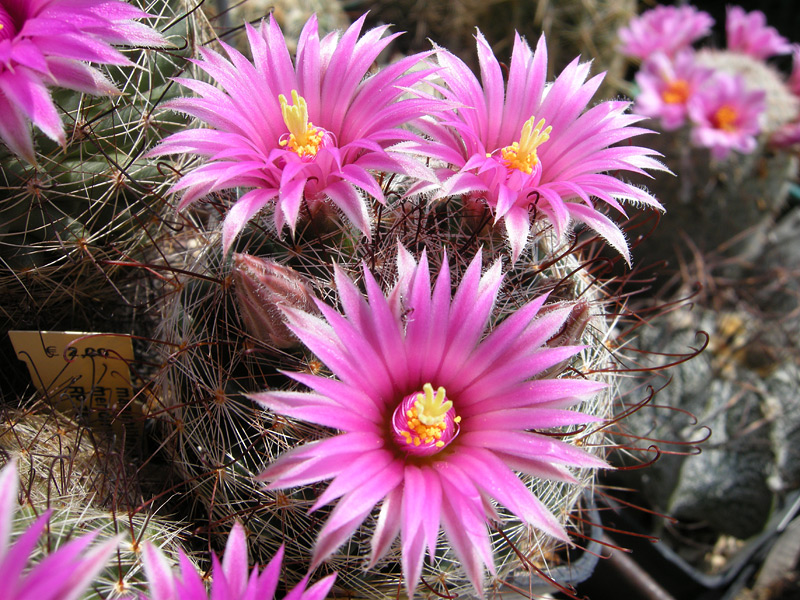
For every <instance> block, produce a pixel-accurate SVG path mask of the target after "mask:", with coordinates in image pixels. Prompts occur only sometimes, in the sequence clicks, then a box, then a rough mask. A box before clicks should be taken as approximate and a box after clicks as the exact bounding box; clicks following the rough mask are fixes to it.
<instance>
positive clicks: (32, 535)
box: [0, 461, 119, 600]
mask: <svg viewBox="0 0 800 600" xmlns="http://www.w3.org/2000/svg"><path fill="white" fill-rule="evenodd" d="M18 492H19V480H18V479H17V468H16V463H14V462H13V461H12V462H10V463H9V464H7V465H6V466H5V467H4V468H3V469H2V470H0V582H2V583H0V589H2V592H0V596H2V598H3V600H32V599H35V600H78V598H81V597H83V593H84V592H85V591H86V590H88V588H89V586H90V585H91V584H92V583H93V582H94V579H95V577H97V575H98V574H99V573H100V571H102V570H103V568H104V567H105V566H106V563H107V562H108V559H109V558H111V555H112V554H113V553H114V550H116V547H117V544H118V543H119V538H112V539H110V540H107V541H105V542H103V543H101V544H95V545H94V546H92V542H93V541H94V540H95V539H96V537H97V533H90V534H88V535H84V536H81V537H78V538H76V539H74V540H72V541H71V542H68V543H67V544H65V545H63V546H61V547H60V548H59V549H58V550H56V551H55V552H52V553H50V554H49V555H48V556H47V557H45V558H44V559H43V560H41V561H39V562H38V563H36V564H30V563H31V560H30V556H31V553H32V552H33V550H34V547H35V546H36V542H37V541H38V540H39V538H40V537H41V534H42V532H43V531H44V529H45V527H46V526H47V522H48V520H49V518H50V511H47V512H46V513H44V514H43V515H42V516H40V517H39V518H38V519H37V520H36V521H35V522H34V523H33V524H32V525H31V526H30V527H29V528H28V529H27V531H25V533H23V534H22V535H21V536H19V538H17V540H16V542H15V543H14V544H13V545H11V532H12V524H13V517H14V511H15V508H16V505H17V494H18ZM90 546H92V547H91V548H90Z"/></svg>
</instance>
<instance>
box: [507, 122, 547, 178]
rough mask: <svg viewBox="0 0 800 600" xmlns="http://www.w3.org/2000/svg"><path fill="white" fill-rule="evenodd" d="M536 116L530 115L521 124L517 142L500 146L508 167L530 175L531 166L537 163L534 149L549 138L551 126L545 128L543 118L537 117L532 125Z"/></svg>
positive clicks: (537, 159)
mask: <svg viewBox="0 0 800 600" xmlns="http://www.w3.org/2000/svg"><path fill="white" fill-rule="evenodd" d="M535 121H536V117H531V118H530V119H528V120H527V121H525V124H524V125H523V126H522V134H521V135H520V137H519V141H518V142H514V143H513V144H511V145H510V146H506V147H505V148H502V149H501V150H500V152H501V153H502V155H503V162H504V163H505V165H506V166H507V167H508V168H509V169H519V170H520V171H522V172H523V173H527V174H528V175H530V174H531V173H533V167H535V166H536V165H537V164H539V157H538V156H537V155H536V149H537V148H538V147H539V146H541V145H542V144H544V143H545V142H546V141H547V140H549V139H550V132H551V131H553V128H552V127H550V126H549V125H548V126H547V128H546V129H545V127H544V119H539V122H538V123H536V126H535V127H534V122H535Z"/></svg>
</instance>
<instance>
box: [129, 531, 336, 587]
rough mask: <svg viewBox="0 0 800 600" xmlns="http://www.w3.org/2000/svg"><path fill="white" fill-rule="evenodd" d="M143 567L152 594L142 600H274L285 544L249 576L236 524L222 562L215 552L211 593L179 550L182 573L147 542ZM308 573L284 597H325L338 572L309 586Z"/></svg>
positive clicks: (242, 538)
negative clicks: (173, 567)
mask: <svg viewBox="0 0 800 600" xmlns="http://www.w3.org/2000/svg"><path fill="white" fill-rule="evenodd" d="M143 559H144V570H145V573H146V574H147V583H148V589H149V595H147V596H143V597H142V600H209V597H210V598H212V599H213V600H272V599H273V598H274V597H275V589H276V588H277V587H278V583H279V581H280V571H281V562H282V560H283V546H281V547H280V549H279V550H278V553H277V554H276V555H275V556H274V557H273V558H272V560H270V561H269V564H268V565H267V566H266V567H265V568H264V570H263V571H261V572H260V573H259V568H258V566H255V567H253V570H252V571H251V572H250V574H249V575H248V562H247V540H246V538H245V533H244V528H243V527H242V526H241V524H239V523H236V524H234V526H233V529H231V533H230V535H229V536H228V542H227V543H226V544H225V553H224V554H223V556H222V564H220V562H219V560H218V559H217V557H216V556H214V555H212V557H211V559H212V563H213V566H212V573H211V577H212V579H211V596H209V595H208V592H206V586H205V585H204V584H203V580H202V579H201V577H200V575H199V574H198V573H197V569H196V568H195V566H194V565H193V564H192V562H191V561H190V560H189V559H188V558H187V557H186V555H185V554H183V553H182V552H181V553H180V558H179V561H180V575H177V574H176V573H175V572H174V571H173V570H172V566H171V565H170V563H169V561H168V560H167V558H166V557H165V556H164V555H163V554H162V552H161V551H160V550H159V549H158V548H156V547H155V546H153V545H152V544H150V543H149V542H145V544H144V553H143ZM308 579H309V578H308V576H306V577H305V578H304V579H303V580H302V581H301V582H300V583H298V584H297V586H295V588H294V589H292V591H290V592H289V593H288V594H286V596H285V600H325V598H326V597H327V595H328V592H329V591H330V589H331V586H332V585H333V583H334V581H335V580H336V575H335V574H334V575H329V576H328V577H325V578H324V579H321V580H320V581H318V582H317V583H315V584H314V585H313V586H311V587H310V588H309V589H306V586H307V585H308Z"/></svg>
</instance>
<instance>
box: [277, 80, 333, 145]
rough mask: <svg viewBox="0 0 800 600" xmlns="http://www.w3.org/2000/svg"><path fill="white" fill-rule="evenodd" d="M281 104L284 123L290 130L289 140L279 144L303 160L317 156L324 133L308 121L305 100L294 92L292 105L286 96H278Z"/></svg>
mask: <svg viewBox="0 0 800 600" xmlns="http://www.w3.org/2000/svg"><path fill="white" fill-rule="evenodd" d="M278 101H279V102H280V103H281V115H283V122H284V123H286V127H287V128H288V129H289V137H288V139H283V140H281V141H280V142H279V143H280V145H281V146H289V149H290V150H291V151H292V152H294V153H295V154H297V155H298V156H299V157H301V158H305V157H307V156H310V157H312V158H313V157H314V156H316V155H317V151H318V150H319V147H320V145H321V144H322V139H323V137H324V132H323V130H322V129H320V128H319V127H314V124H313V123H311V122H309V120H308V104H307V103H306V100H305V98H303V97H302V96H301V95H300V94H298V93H297V90H292V105H291V106H290V105H289V103H288V102H287V101H286V96H284V95H283V94H279V95H278Z"/></svg>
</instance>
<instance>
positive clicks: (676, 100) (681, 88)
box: [661, 79, 690, 104]
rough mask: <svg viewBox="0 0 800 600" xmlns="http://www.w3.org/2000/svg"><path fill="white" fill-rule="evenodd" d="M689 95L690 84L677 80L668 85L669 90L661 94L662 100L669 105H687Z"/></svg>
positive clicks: (683, 80)
mask: <svg viewBox="0 0 800 600" xmlns="http://www.w3.org/2000/svg"><path fill="white" fill-rule="evenodd" d="M689 95H690V90H689V82H688V81H686V80H685V79H676V80H674V81H670V82H669V83H668V84H667V88H666V89H665V90H664V91H663V92H661V99H662V100H664V102H666V103H667V104H685V103H686V101H687V100H688V99H689Z"/></svg>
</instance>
